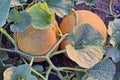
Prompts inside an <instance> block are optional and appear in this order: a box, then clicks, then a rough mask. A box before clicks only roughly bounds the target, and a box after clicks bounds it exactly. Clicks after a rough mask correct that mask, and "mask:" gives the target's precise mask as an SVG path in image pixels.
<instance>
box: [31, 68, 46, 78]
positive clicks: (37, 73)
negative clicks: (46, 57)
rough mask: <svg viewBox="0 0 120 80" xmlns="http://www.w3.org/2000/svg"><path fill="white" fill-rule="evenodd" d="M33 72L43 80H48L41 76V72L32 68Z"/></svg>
mask: <svg viewBox="0 0 120 80" xmlns="http://www.w3.org/2000/svg"><path fill="white" fill-rule="evenodd" d="M31 70H32V72H34V73H35V74H36V75H38V76H40V77H41V78H43V80H47V79H46V78H45V77H44V76H43V75H41V74H40V73H39V72H37V71H36V70H34V69H33V68H31Z"/></svg>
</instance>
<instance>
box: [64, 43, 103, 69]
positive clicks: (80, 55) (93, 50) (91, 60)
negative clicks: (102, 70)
mask: <svg viewBox="0 0 120 80" xmlns="http://www.w3.org/2000/svg"><path fill="white" fill-rule="evenodd" d="M66 50H67V55H68V57H69V58H70V59H71V60H73V61H74V62H76V63H77V64H78V65H79V66H80V67H83V68H91V67H93V66H94V65H95V64H96V63H98V62H99V61H100V60H101V59H102V57H103V54H102V51H101V50H100V49H99V47H97V46H89V47H86V48H84V49H81V50H75V49H74V48H73V47H72V46H71V45H69V44H68V45H67V46H66Z"/></svg>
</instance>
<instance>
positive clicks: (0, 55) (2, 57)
mask: <svg viewBox="0 0 120 80" xmlns="http://www.w3.org/2000/svg"><path fill="white" fill-rule="evenodd" d="M8 58H9V57H8V54H7V53H1V52H0V60H1V61H6V60H7V59H8Z"/></svg>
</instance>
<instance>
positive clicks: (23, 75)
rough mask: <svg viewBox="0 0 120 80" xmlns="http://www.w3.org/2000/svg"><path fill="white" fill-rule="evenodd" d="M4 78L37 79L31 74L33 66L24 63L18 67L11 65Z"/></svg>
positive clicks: (12, 79)
mask: <svg viewBox="0 0 120 80" xmlns="http://www.w3.org/2000/svg"><path fill="white" fill-rule="evenodd" d="M4 80H37V78H36V77H35V76H33V75H31V68H30V66H29V65H27V64H24V65H20V66H18V67H10V68H8V69H6V70H5V71H4Z"/></svg>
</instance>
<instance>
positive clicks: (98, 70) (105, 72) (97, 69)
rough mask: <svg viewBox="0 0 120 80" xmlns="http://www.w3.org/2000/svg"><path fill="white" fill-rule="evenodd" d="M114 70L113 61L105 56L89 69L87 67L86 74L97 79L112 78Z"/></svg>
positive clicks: (108, 79)
mask: <svg viewBox="0 0 120 80" xmlns="http://www.w3.org/2000/svg"><path fill="white" fill-rule="evenodd" d="M115 71H116V67H115V65H114V63H113V62H112V61H111V60H110V59H109V58H105V59H103V60H102V61H101V62H99V63H98V64H96V65H95V66H94V67H92V68H91V69H88V70H87V74H88V76H89V77H92V78H94V79H98V80H113V76H114V75H115Z"/></svg>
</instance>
